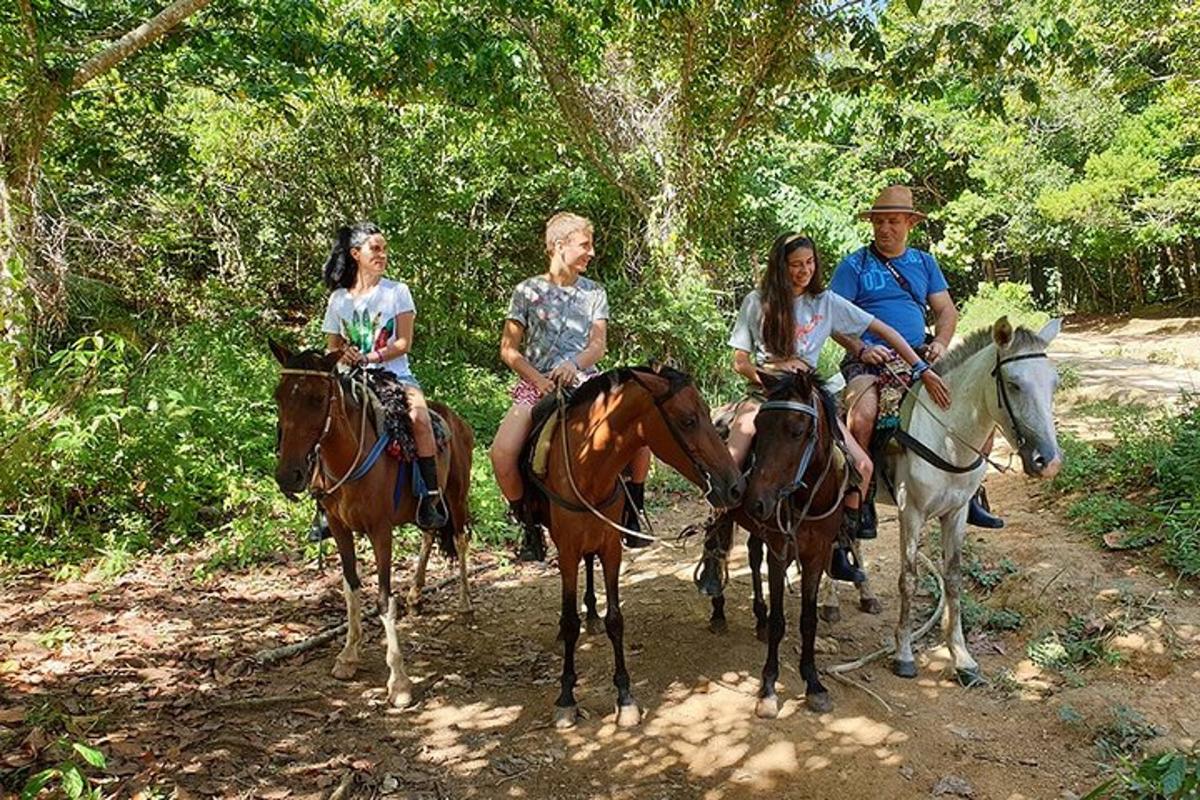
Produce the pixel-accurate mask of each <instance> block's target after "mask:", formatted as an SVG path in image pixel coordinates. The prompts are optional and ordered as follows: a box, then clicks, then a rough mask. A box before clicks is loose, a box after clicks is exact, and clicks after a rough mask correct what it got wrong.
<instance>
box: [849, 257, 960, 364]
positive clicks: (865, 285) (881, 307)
mask: <svg viewBox="0 0 1200 800" xmlns="http://www.w3.org/2000/svg"><path fill="white" fill-rule="evenodd" d="M892 266H893V267H895V268H896V270H897V271H898V272H899V273H900V274H901V275H903V276H904V279H905V280H906V281H908V286H909V289H911V290H912V291H911V292H910V291H906V290H905V289H904V287H903V286H901V285H900V284H899V283H898V282H897V281H896V278H895V276H893V275H892V273H891V272H890V271H888V268H887V267H886V266H884V265H883V264H882V263H880V261H879V259H878V258H876V257H875V254H874V253H872V252H871V249H870V248H869V247H863V248H860V249H858V250H855V251H854V252H853V253H851V254H850V255H848V256H846V257H845V258H843V259H842V261H841V263H840V264H838V265H837V269H835V270H834V271H833V279H832V280H831V281H830V282H829V288H830V289H832V290H833V291H835V292H837V293H838V294H840V295H841V296H842V297H844V298H846V299H847V300H849V301H850V302H851V303H854V305H856V306H858V307H859V308H861V309H863V310H864V311H867V312H868V313H870V314H871V316H873V317H875V318H876V319H878V320H880V321H881V322H883V323H884V324H886V325H890V326H892V327H893V328H895V329H896V331H897V333H899V334H900V335H901V336H903V337H904V341H906V342H908V343H909V344H910V345H912V346H913V347H917V346H919V345H922V344H924V343H925V305H926V304H928V302H929V295H931V294H936V293H938V292H944V291H946V289H948V288H949V286H948V285H947V284H946V276H944V275H943V274H942V270H941V268H940V267H939V266H938V265H937V261H936V260H934V258H933V256H932V255H930V254H929V253H926V252H925V251H923V250H917V249H916V248H914V247H910V248H908V249H907V250H905V251H904V253H903V254H902V255H901V256H899V257H898V258H893V259H892ZM913 295H916V296H917V297H920V298H923V299H924V300H925V303H924V304H922V305H921V306H918V305H917V301H916V300H915V299H914V297H913ZM862 339H863V341H864V342H867V343H869V344H883V343H884V342H883V340H882V339H880V338H879V337H878V336H876V335H875V334H873V333H871V332H870V331H867V332H866V333H865V334H863V337H862Z"/></svg>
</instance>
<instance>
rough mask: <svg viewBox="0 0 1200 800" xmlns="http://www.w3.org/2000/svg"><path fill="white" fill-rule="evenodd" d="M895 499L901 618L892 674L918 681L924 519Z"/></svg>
mask: <svg viewBox="0 0 1200 800" xmlns="http://www.w3.org/2000/svg"><path fill="white" fill-rule="evenodd" d="M901 492H902V493H903V490H901ZM896 499H897V501H898V502H897V505H898V506H899V507H900V580H899V588H900V618H899V620H897V622H896V653H895V655H894V656H893V658H892V672H894V673H895V674H897V675H899V676H900V677H901V678H915V677H917V663H916V661H915V660H914V658H913V646H912V645H913V643H912V601H913V595H915V594H916V591H917V552H918V551H919V550H920V548H921V533H922V530H923V529H924V527H925V517H924V515H923V514H922V513H921V512H920V511H918V510H917V509H915V508H913V507H912V505H911V504H910V503H906V502H904V500H903V499H902V498H896Z"/></svg>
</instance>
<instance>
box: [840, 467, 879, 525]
mask: <svg viewBox="0 0 1200 800" xmlns="http://www.w3.org/2000/svg"><path fill="white" fill-rule="evenodd" d="M858 511H859V512H860V513H856V514H855V515H854V517H855V519H856V520H857V524H858V532H857V535H856V536H855V538H856V539H874V538H875V537H877V536H878V535H879V528H878V526H877V518H876V516H875V482H874V480H872V481H871V488H870V489H868V490H867V496H866V498H865V499H864V500H863V503H862V508H861V509H858ZM849 514H850V509H846V515H847V516H849ZM843 519H844V518H843Z"/></svg>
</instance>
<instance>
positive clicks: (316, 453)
mask: <svg viewBox="0 0 1200 800" xmlns="http://www.w3.org/2000/svg"><path fill="white" fill-rule="evenodd" d="M279 374H280V375H295V376H300V377H308V378H323V379H325V380H328V381H332V382H333V385H334V386H336V387H337V393H338V403H339V405H340V406H341V408H342V414H343V416H347V415H346V394H345V390H344V389H343V388H342V381H341V379H340V378H339V377H338V375H337V374H336V373H334V372H323V371H321V370H315V369H297V368H292V367H285V368H284V369H281V370H280V371H279ZM361 386H362V396H363V402H362V418H361V421H360V422H359V430H358V448H357V450H356V452H355V454H354V460H353V461H352V462H350V467H349V468H348V469H347V470H346V473H345V474H344V475H342V477H341V478H340V479H339V480H338V481H337V482H336V483H334V484H333V486H331V487H329V488H328V489H317V488H316V487H312V478H313V473H314V472H315V471H316V468H317V465H318V464H321V472H322V473H324V474H325V476H326V477H329V476H328V473H327V472H326V470H325V467H324V464H322V462H321V442H323V441H324V440H325V437H326V436H328V435H329V430H330V428H331V427H332V424H333V392H329V393H328V394H327V395H326V400H325V424H324V426H323V427H322V428H321V435H320V436H318V437H317V440H316V441H315V442H313V445H312V447H310V448H309V449H308V452H306V453H305V454H304V463H305V464H306V465H307V466H308V483H309V485H310V489H309V492H310V493H311V494H312V495H313V497H315V498H316V499H318V500H320V499H321V498H322V497H326V496H328V495H331V494H333V493H334V492H335V491H337V490H338V489H339V488H341V486H342V484H344V483H347V482H349V481H354V480H358V479H359V478H361V477H362V475H361V474H357V473H358V472H359V471H360V470H358V467H359V463H360V462H361V461H362V451H363V443H364V442H365V441H366V433H367V403H366V388H367V373H366V371H365V370H364V371H363V372H362V375H361ZM282 446H283V437H282V435H281V436H280V439H279V442H278V443H277V444H276V452H275V456H276V458H278V457H279V456H281V455H282V452H281V448H282ZM372 460H373V459H372Z"/></svg>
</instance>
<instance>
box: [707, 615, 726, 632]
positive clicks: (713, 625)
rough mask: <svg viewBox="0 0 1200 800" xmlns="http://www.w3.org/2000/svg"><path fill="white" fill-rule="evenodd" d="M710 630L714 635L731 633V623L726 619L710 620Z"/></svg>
mask: <svg viewBox="0 0 1200 800" xmlns="http://www.w3.org/2000/svg"><path fill="white" fill-rule="evenodd" d="M708 629H709V630H710V631H711V632H713V633H718V634H723V633H728V632H729V622H727V621H726V619H725V618H724V617H718V618H716V619H710V620H709V621H708Z"/></svg>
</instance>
